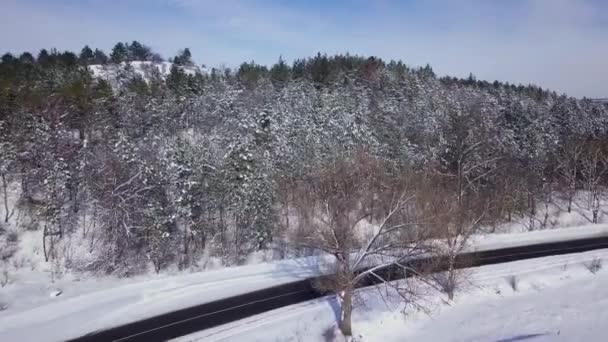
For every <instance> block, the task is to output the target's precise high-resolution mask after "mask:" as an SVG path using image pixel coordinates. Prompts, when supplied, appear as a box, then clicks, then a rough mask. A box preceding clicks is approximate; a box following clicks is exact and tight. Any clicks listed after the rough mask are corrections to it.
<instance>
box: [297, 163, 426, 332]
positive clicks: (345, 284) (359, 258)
mask: <svg viewBox="0 0 608 342" xmlns="http://www.w3.org/2000/svg"><path fill="white" fill-rule="evenodd" d="M380 179H382V182H378V180H380ZM418 180H419V179H415V175H408V176H407V177H391V176H390V175H389V174H388V173H387V172H386V169H384V167H383V166H382V164H381V163H380V162H378V161H376V160H374V159H373V158H371V157H369V156H368V155H367V154H365V153H358V154H356V155H355V156H348V157H345V158H339V159H338V160H333V161H331V162H329V163H327V164H325V165H324V166H323V167H322V169H321V170H320V171H319V173H318V174H315V175H312V176H311V177H310V178H309V179H308V180H307V181H304V182H302V183H301V184H300V187H299V189H300V191H299V193H298V198H299V200H298V201H297V203H296V204H295V206H296V210H297V212H298V214H299V216H300V220H299V222H300V231H299V234H300V235H299V237H298V244H299V246H301V247H307V248H311V249H313V250H318V251H321V252H323V253H325V254H327V255H331V256H333V260H334V262H335V269H334V272H335V273H334V274H333V275H332V276H330V277H329V278H328V279H327V281H324V282H323V283H322V284H319V286H321V287H322V288H323V289H325V290H329V291H331V292H333V293H335V294H336V295H337V296H338V299H339V301H340V310H341V313H340V320H339V327H340V330H341V331H342V333H343V334H344V335H345V336H350V335H352V326H351V314H352V311H353V294H354V290H355V288H356V287H357V286H358V285H360V284H361V282H362V281H364V280H365V279H369V278H370V277H371V278H372V279H374V282H375V283H382V284H387V285H389V286H393V285H392V284H390V283H389V281H390V277H389V276H387V275H386V274H384V273H385V272H381V271H382V270H386V269H387V268H388V267H397V268H399V269H401V271H402V272H416V271H415V270H413V269H411V268H410V267H409V266H408V264H407V260H408V259H410V258H413V257H415V256H418V255H420V254H421V253H423V252H424V251H425V250H426V248H425V245H424V244H425V243H426V239H424V238H423V237H422V235H423V234H424V233H425V230H423V229H421V227H420V225H419V222H418V218H417V215H416V212H417V210H416V196H417V186H418V184H419V182H418ZM372 189H373V191H375V192H374V193H370V191H372ZM372 197H373V198H375V206H374V210H377V212H375V213H372V212H371V211H370V206H369V205H366V203H365V201H366V200H367V199H369V198H372ZM381 213H382V215H381ZM372 215H374V216H376V217H379V216H381V217H382V218H381V219H380V220H379V222H378V223H377V225H371V224H369V222H370V218H371V216H372ZM394 288H395V289H396V290H397V293H399V294H400V295H402V296H403V297H404V298H406V296H408V295H409V294H410V292H409V291H408V290H409V289H407V288H399V287H398V286H396V285H395V286H394Z"/></svg>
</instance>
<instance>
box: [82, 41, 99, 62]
mask: <svg viewBox="0 0 608 342" xmlns="http://www.w3.org/2000/svg"><path fill="white" fill-rule="evenodd" d="M94 58H95V55H94V54H93V50H91V48H90V47H89V46H88V45H85V46H84V47H83V48H82V50H81V51H80V55H79V56H78V61H79V62H80V63H81V64H84V65H90V64H93V63H94ZM100 64H101V63H100Z"/></svg>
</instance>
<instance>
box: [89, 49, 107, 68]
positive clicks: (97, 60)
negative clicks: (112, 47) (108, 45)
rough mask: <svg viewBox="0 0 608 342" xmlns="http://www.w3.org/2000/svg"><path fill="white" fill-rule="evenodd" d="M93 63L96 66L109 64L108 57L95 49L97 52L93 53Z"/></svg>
mask: <svg viewBox="0 0 608 342" xmlns="http://www.w3.org/2000/svg"><path fill="white" fill-rule="evenodd" d="M93 63H94V64H102V65H103V64H107V63H108V56H106V54H105V53H104V52H103V51H102V50H99V49H95V52H94V53H93Z"/></svg>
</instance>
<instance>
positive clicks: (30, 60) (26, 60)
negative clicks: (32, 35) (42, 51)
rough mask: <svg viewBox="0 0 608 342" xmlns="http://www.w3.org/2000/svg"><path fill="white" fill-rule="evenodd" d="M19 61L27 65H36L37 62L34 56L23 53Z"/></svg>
mask: <svg viewBox="0 0 608 342" xmlns="http://www.w3.org/2000/svg"><path fill="white" fill-rule="evenodd" d="M19 61H20V62H21V63H25V64H34V63H35V62H36V60H35V59H34V56H32V54H31V53H29V52H24V53H22V54H21V56H19Z"/></svg>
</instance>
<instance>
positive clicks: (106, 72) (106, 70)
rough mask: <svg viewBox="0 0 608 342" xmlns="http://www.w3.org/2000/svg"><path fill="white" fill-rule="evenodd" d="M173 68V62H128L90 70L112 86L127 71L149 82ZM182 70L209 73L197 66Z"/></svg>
mask: <svg viewBox="0 0 608 342" xmlns="http://www.w3.org/2000/svg"><path fill="white" fill-rule="evenodd" d="M172 66H173V63H171V62H150V61H133V62H129V63H128V65H127V63H126V62H122V63H120V64H106V65H101V64H93V65H89V70H90V71H91V73H92V74H93V77H99V78H102V79H105V80H107V81H109V82H110V83H111V84H115V83H116V82H117V80H118V79H119V78H120V77H121V76H123V75H124V73H125V71H128V73H129V74H130V75H132V76H134V75H139V76H141V77H142V78H143V79H144V80H146V81H148V80H149V79H150V78H151V75H152V73H153V72H154V71H158V73H159V74H160V75H161V76H162V77H167V76H168V75H169V74H170V73H171V67H172ZM180 68H181V69H182V70H183V71H184V72H185V73H186V74H187V75H195V74H196V73H202V74H205V73H207V69H204V68H203V69H201V68H199V67H198V66H196V65H190V66H180Z"/></svg>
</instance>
